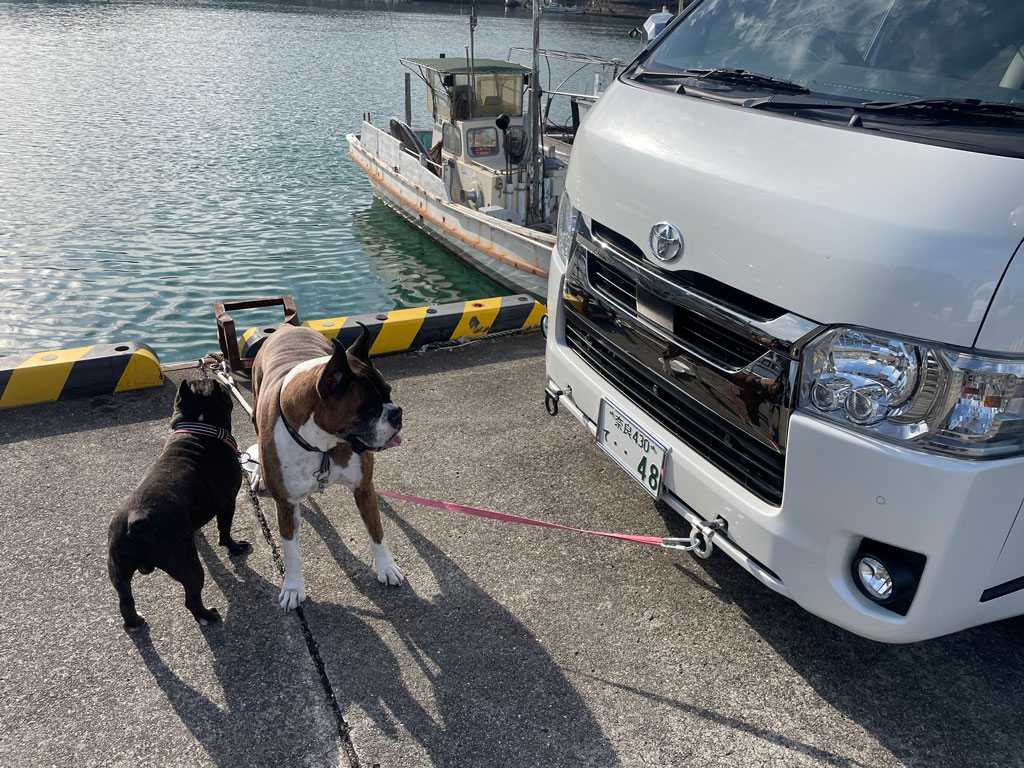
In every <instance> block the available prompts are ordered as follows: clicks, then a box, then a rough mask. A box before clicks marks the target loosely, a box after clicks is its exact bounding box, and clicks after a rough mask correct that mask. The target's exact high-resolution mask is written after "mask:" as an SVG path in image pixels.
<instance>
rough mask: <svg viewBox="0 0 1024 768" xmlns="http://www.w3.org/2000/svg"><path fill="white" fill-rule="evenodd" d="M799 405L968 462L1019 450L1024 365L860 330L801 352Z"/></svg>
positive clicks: (827, 336)
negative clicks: (967, 458)
mask: <svg viewBox="0 0 1024 768" xmlns="http://www.w3.org/2000/svg"><path fill="white" fill-rule="evenodd" d="M803 359H804V363H803V367H802V369H801V377H800V407H801V408H802V409H803V410H805V411H807V412H809V413H813V414H815V415H817V416H819V417H821V418H824V419H827V420H829V421H833V422H837V423H839V424H844V425H848V426H850V427H852V428H854V429H857V430H862V431H865V432H869V433H871V434H874V435H877V436H880V437H885V438H888V439H892V440H899V441H903V442H908V443H911V444H913V445H916V446H918V447H921V448H926V449H928V450H932V451H938V452H941V453H949V454H956V455H960V456H965V457H969V458H977V459H992V458H1004V457H1007V456H1013V455H1018V454H1022V453H1024V360H1022V359H1012V358H996V357H989V356H985V355H979V354H975V353H968V352H965V351H963V350H958V349H952V348H946V347H941V346H937V345H934V344H925V343H920V342H915V341H911V340H908V339H901V338H897V337H894V336H889V335H887V334H882V333H877V332H875V331H865V330H861V329H857V328H835V329H832V330H830V331H827V332H825V333H824V334H822V335H821V336H819V337H818V338H816V339H815V340H813V341H812V342H811V343H810V344H808V345H807V347H806V349H805V352H804V358H803Z"/></svg>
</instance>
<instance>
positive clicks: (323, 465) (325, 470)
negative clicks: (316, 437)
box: [277, 392, 331, 491]
mask: <svg viewBox="0 0 1024 768" xmlns="http://www.w3.org/2000/svg"><path fill="white" fill-rule="evenodd" d="M277 417H278V418H279V419H280V420H281V423H282V424H284V428H285V429H286V430H288V434H289V435H291V436H292V440H294V441H295V442H296V443H297V444H298V446H299V447H300V448H302V449H303V450H306V451H309V452H310V453H319V454H320V469H318V470H317V471H316V472H314V473H313V477H315V478H316V482H317V488H318V490H321V491H322V490H323V489H324V488H325V487H326V485H327V475H328V474H329V473H330V471H331V456H330V454H329V453H327V452H326V451H321V450H320V449H319V448H314V447H313V446H312V445H310V444H309V443H308V442H306V440H305V438H303V437H302V435H300V434H299V432H298V430H297V429H295V427H293V426H292V425H291V424H289V423H288V419H287V418H286V417H285V415H284V409H283V408H281V393H280V392H278V394H277Z"/></svg>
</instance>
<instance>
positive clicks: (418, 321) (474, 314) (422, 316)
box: [238, 294, 547, 358]
mask: <svg viewBox="0 0 1024 768" xmlns="http://www.w3.org/2000/svg"><path fill="white" fill-rule="evenodd" d="M546 311H547V310H546V309H545V308H544V305H543V304H541V303H540V302H538V301H535V300H534V299H533V297H531V296H526V295H522V294H520V295H516V296H498V297H495V298H493V299H479V300H477V301H459V302H455V303H453V304H438V305H436V306H429V307H414V308H412V309H393V310H391V311H390V312H381V313H376V314H368V315H350V316H346V317H331V318H327V319H326V320H309V321H307V322H305V323H303V325H304V326H307V327H309V328H312V329H313V330H314V331H319V332H320V333H322V334H323V335H324V336H326V337H327V338H328V339H333V338H335V337H338V338H339V339H340V340H341V342H342V343H344V344H345V345H346V346H347V345H349V344H351V343H352V342H353V341H355V340H356V338H357V337H358V336H359V334H360V333H361V332H362V329H361V328H360V327H359V325H358V324H359V323H362V324H363V325H365V326H366V328H367V330H369V332H370V339H371V346H370V354H371V355H382V354H386V353H388V352H404V351H406V350H410V349H419V348H420V347H422V346H424V345H426V344H436V343H438V342H444V341H452V340H455V339H459V338H462V337H467V338H477V337H480V336H487V335H489V334H494V333H499V332H501V331H513V330H520V329H522V328H530V327H531V326H534V325H537V324H538V323H539V322H540V319H541V318H542V317H543V316H544V313H545V312H546ZM274 330H275V328H265V327H257V328H250V329H249V330H247V331H246V332H245V333H243V334H242V338H241V339H240V340H239V342H238V348H239V353H240V354H241V356H242V357H243V358H253V357H256V352H257V351H258V350H259V348H260V345H262V344H263V342H264V341H265V340H266V338H267V337H268V336H269V335H270V334H272V333H273V332H274Z"/></svg>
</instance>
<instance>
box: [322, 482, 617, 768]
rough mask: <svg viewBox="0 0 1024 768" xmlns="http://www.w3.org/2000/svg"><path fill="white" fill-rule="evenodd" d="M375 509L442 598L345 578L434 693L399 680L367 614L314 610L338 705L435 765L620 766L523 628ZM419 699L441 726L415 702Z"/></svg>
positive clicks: (344, 562)
mask: <svg viewBox="0 0 1024 768" xmlns="http://www.w3.org/2000/svg"><path fill="white" fill-rule="evenodd" d="M305 507H306V515H305V517H306V520H307V522H308V523H309V524H310V526H311V527H312V528H313V529H314V530H315V531H316V532H317V534H318V535H319V536H320V537H321V538H322V539H323V541H324V542H325V543H326V545H327V548H328V550H329V552H330V554H331V556H332V557H333V558H334V559H335V560H336V561H337V563H338V565H339V566H340V567H341V568H342V570H343V571H346V572H351V571H353V570H358V571H365V569H366V565H365V564H364V563H363V562H362V561H361V560H359V559H358V558H357V557H356V556H355V555H354V554H353V553H352V552H351V551H350V550H349V549H348V547H347V546H346V545H345V543H344V541H343V539H342V537H341V536H340V535H339V534H338V532H337V530H336V529H335V528H334V526H333V525H332V523H331V522H330V521H329V519H328V518H327V517H326V516H325V515H324V513H323V512H322V510H321V509H320V508H319V506H318V505H317V504H316V502H315V501H311V500H309V499H307V500H306V502H305ZM381 511H382V512H383V513H384V514H385V515H386V516H387V517H388V518H389V519H390V521H391V523H392V524H393V525H394V526H396V527H397V528H399V529H400V530H401V531H402V532H403V533H404V534H405V535H406V536H407V537H408V539H409V541H410V542H411V543H412V544H413V546H414V547H415V548H416V551H417V553H418V555H419V557H420V558H421V559H422V560H423V561H424V562H425V563H426V565H427V566H428V567H429V568H430V570H431V572H432V573H433V575H434V578H435V579H436V581H437V583H438V585H439V586H440V589H441V594H440V595H438V596H435V597H433V598H432V599H425V598H423V597H421V596H420V595H418V594H417V593H416V592H415V590H414V588H413V585H412V584H411V583H409V582H407V583H406V584H405V585H404V586H403V588H402V589H401V590H385V589H382V588H381V587H380V585H379V584H378V583H377V581H376V579H375V578H353V579H352V581H353V583H354V585H355V586H356V587H357V588H358V589H359V590H360V592H361V593H362V594H363V595H364V596H365V597H366V598H367V599H368V600H370V601H371V602H372V603H373V604H374V606H375V610H374V611H371V612H369V614H370V615H372V616H373V617H374V618H375V619H377V620H383V621H386V622H388V624H389V627H390V629H391V630H393V631H394V633H395V634H396V635H397V637H398V639H399V641H400V642H401V643H402V645H403V646H404V648H405V650H406V652H407V653H408V654H409V655H410V656H411V657H412V659H413V662H414V664H415V665H416V666H417V667H418V668H419V670H420V671H421V673H422V676H423V677H424V678H425V679H426V680H428V681H429V683H428V687H429V690H428V691H426V692H425V694H424V692H423V691H420V696H419V698H417V697H416V696H414V695H412V693H411V692H410V691H409V690H408V689H407V687H406V686H405V684H403V680H402V676H401V670H400V668H399V663H398V660H397V659H396V658H395V656H394V654H392V652H391V651H390V650H388V649H387V647H386V646H385V645H384V644H383V643H382V641H381V639H380V638H379V637H378V635H377V634H376V632H374V631H373V630H372V629H371V628H370V627H369V626H368V625H367V624H366V623H365V622H364V621H363V620H362V619H361V618H359V616H358V615H357V614H359V613H364V614H366V613H367V612H365V611H355V610H350V609H348V608H345V607H343V606H338V605H328V604H322V603H321V604H316V605H315V606H313V607H311V608H307V615H308V616H310V617H311V621H313V622H315V626H316V629H315V632H316V634H317V638H318V641H319V643H320V651H321V655H322V656H323V659H324V662H325V664H326V666H327V669H328V674H329V676H330V677H331V679H332V680H333V681H335V686H336V690H335V694H336V695H337V696H338V699H339V703H341V704H342V708H343V709H345V707H346V706H347V705H348V704H349V703H351V704H355V705H357V706H359V707H361V708H362V709H363V710H364V711H365V712H367V713H368V715H369V716H370V717H371V718H372V720H373V721H374V724H375V725H376V726H377V727H379V728H380V729H381V730H382V731H383V732H385V733H389V734H392V733H395V729H396V726H397V725H399V724H400V725H401V726H402V727H404V728H405V729H406V730H407V731H408V732H409V733H410V735H411V736H412V738H414V739H415V740H416V741H417V742H418V743H419V744H420V745H422V747H423V748H424V750H425V751H426V752H427V753H428V754H429V756H430V758H431V760H432V761H433V762H434V763H435V764H437V765H451V766H466V765H490V766H523V765H560V764H565V765H601V766H609V765H618V764H619V760H618V758H617V756H616V754H615V752H614V750H613V749H612V746H611V744H610V743H609V741H608V739H607V738H606V737H605V735H604V733H603V731H602V730H601V727H600V726H599V725H598V723H597V720H596V719H595V717H594V716H593V714H592V713H591V712H590V710H589V709H588V707H587V705H586V703H585V702H584V701H583V700H582V699H581V698H580V696H579V694H578V693H577V692H576V691H575V689H574V688H573V687H572V685H570V684H569V682H568V680H567V679H566V677H565V675H564V674H563V672H562V670H561V669H560V668H559V666H558V665H557V664H556V663H555V662H554V661H553V660H552V658H551V657H550V655H549V654H548V653H547V651H546V650H545V649H544V648H543V646H541V644H540V643H538V642H537V640H536V639H535V638H534V637H533V636H532V635H531V634H530V632H529V630H528V629H527V628H526V627H524V626H523V625H522V624H521V623H520V622H519V621H518V620H517V619H516V618H515V617H514V616H513V615H512V614H511V613H509V612H508V611H507V610H506V609H505V608H504V607H503V606H502V605H501V604H499V603H498V602H497V601H495V600H494V599H493V598H492V597H491V596H490V595H488V594H487V593H486V592H484V591H483V590H482V589H481V588H480V587H479V586H478V585H477V584H476V583H475V582H473V581H472V580H471V579H470V578H469V577H468V576H467V575H466V574H465V573H464V572H463V571H462V570H461V569H459V567H458V566H457V565H456V564H455V563H454V562H453V561H452V560H451V559H450V558H449V557H447V556H446V555H445V554H444V553H443V552H442V551H441V550H440V549H438V548H437V547H436V546H435V545H434V544H433V543H432V542H431V541H430V540H429V539H427V538H426V537H424V536H423V535H422V534H420V533H418V532H417V531H416V530H415V529H414V528H412V527H411V526H409V525H408V524H407V523H405V522H404V521H403V520H402V519H401V518H400V517H399V516H397V515H396V514H395V513H394V510H393V509H392V508H391V507H390V506H388V505H387V504H386V503H384V502H383V501H382V502H381ZM307 604H308V603H307ZM325 626H327V627H329V632H327V633H326V636H325V632H324V627H325ZM328 637H330V638H337V640H338V644H337V645H335V646H334V648H329V647H326V641H327V638H328ZM339 681H340V683H339ZM337 688H341V689H342V690H337ZM424 697H425V698H427V699H429V700H430V701H432V703H433V708H436V711H437V714H436V719H435V715H432V714H431V713H430V712H428V711H427V710H426V709H425V708H424V707H423V705H422V704H420V701H421V700H423V699H424ZM355 740H356V742H357V744H358V741H359V740H358V737H357V736H356V737H355Z"/></svg>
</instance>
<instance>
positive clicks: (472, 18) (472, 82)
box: [469, 0, 476, 117]
mask: <svg viewBox="0 0 1024 768" xmlns="http://www.w3.org/2000/svg"><path fill="white" fill-rule="evenodd" d="M474 29H476V0H473V4H472V5H471V6H470V10H469V116H470V117H473V105H474V104H476V69H475V66H474V61H475V60H476V54H475V52H474V51H473V30H474Z"/></svg>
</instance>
